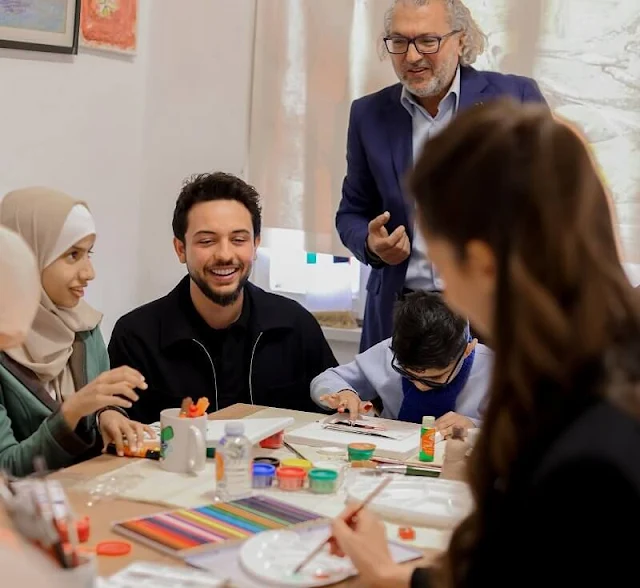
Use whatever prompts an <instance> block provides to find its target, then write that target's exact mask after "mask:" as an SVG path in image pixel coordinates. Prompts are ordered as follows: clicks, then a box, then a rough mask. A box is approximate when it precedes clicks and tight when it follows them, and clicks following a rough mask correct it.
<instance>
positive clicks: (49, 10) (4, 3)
mask: <svg viewBox="0 0 640 588" xmlns="http://www.w3.org/2000/svg"><path fill="white" fill-rule="evenodd" d="M80 4H81V0H46V2H43V1H42V0H0V47H3V48H7V49H22V50H26V51H43V52H47V53H62V54H68V55H75V54H77V53H78V38H79V30H80V28H79V27H80Z"/></svg>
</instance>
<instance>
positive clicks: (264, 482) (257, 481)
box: [251, 462, 276, 488]
mask: <svg viewBox="0 0 640 588" xmlns="http://www.w3.org/2000/svg"><path fill="white" fill-rule="evenodd" d="M275 475H276V468H275V467H274V466H272V465H271V464H268V463H255V462H254V464H253V477H252V484H251V485H252V487H253V488H271V486H272V485H273V478H274V476H275Z"/></svg>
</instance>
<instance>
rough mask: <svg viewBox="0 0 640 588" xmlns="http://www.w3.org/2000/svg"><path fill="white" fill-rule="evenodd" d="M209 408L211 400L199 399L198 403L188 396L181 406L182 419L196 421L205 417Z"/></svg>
mask: <svg viewBox="0 0 640 588" xmlns="http://www.w3.org/2000/svg"><path fill="white" fill-rule="evenodd" d="M207 408H209V400H208V399H207V398H205V397H204V396H203V397H201V398H198V402H195V403H194V402H193V400H192V398H191V397H190V396H187V398H185V399H184V400H183V401H182V403H181V404H180V418H183V419H184V418H189V419H195V418H198V417H201V416H204V415H205V414H206V413H207Z"/></svg>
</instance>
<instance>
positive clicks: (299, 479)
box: [276, 466, 307, 492]
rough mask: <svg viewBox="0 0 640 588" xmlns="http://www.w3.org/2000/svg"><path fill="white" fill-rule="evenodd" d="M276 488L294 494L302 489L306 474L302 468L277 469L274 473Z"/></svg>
mask: <svg viewBox="0 0 640 588" xmlns="http://www.w3.org/2000/svg"><path fill="white" fill-rule="evenodd" d="M276 477H277V479H278V488H280V490H284V491H286V492H295V491H297V490H302V488H304V482H305V480H306V478H307V472H306V470H304V469H303V468H296V467H286V466H283V467H279V468H278V469H277V471H276Z"/></svg>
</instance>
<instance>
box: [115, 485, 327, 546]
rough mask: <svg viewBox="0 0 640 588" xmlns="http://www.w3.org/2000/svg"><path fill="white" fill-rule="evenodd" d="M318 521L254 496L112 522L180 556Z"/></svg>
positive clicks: (313, 515) (118, 529) (131, 535)
mask: <svg viewBox="0 0 640 588" xmlns="http://www.w3.org/2000/svg"><path fill="white" fill-rule="evenodd" d="M322 518H324V517H322V516H321V515H319V514H316V513H313V512H309V511H306V510H303V509H300V508H297V507H295V506H292V505H290V504H287V503H285V502H282V501H279V500H275V499H273V498H270V497H267V496H254V497H251V498H243V499H241V500H234V501H232V502H220V503H216V504H209V505H205V506H200V507H198V508H190V509H178V510H172V511H167V512H163V513H158V514H155V515H151V516H146V517H139V518H134V519H129V520H126V521H122V522H119V523H115V524H114V525H113V530H114V531H115V532H116V533H119V534H121V535H125V536H127V537H129V538H131V539H135V540H138V541H142V542H143V543H145V544H147V545H149V546H151V547H153V548H154V549H158V550H159V551H162V552H164V553H169V554H170V555H174V556H176V555H178V556H180V555H181V553H182V552H186V551H187V550H189V549H192V548H194V547H201V546H203V545H211V544H219V543H222V542H224V541H228V540H242V539H246V538H247V537H251V536H252V535H255V534H256V533H259V532H261V531H267V530H273V529H283V528H285V527H290V526H292V525H297V524H300V523H307V522H309V521H316V520H319V519H322Z"/></svg>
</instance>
